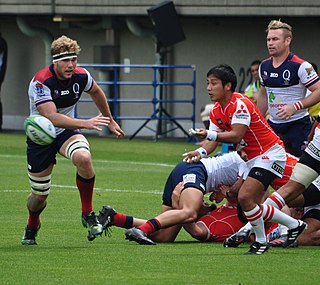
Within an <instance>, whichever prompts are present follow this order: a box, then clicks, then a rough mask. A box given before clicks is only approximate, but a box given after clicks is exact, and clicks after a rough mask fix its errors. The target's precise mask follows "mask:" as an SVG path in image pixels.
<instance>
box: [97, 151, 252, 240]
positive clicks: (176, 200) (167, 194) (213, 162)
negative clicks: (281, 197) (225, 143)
mask: <svg viewBox="0 0 320 285" xmlns="http://www.w3.org/2000/svg"><path fill="white" fill-rule="evenodd" d="M245 170H246V164H245V162H244V161H243V160H242V159H241V158H240V156H239V155H238V154H237V153H236V152H232V153H228V154H226V155H223V156H219V157H210V158H205V159H202V160H201V161H199V162H197V163H194V164H188V163H186V162H184V161H182V162H180V163H178V164H177V166H176V167H175V168H174V169H173V170H172V172H171V173H170V175H169V177H168V179H167V182H166V185H165V188H164V192H163V196H162V213H161V214H160V215H159V216H158V217H157V220H158V221H160V223H161V225H162V227H161V230H160V227H159V226H158V224H157V221H156V220H154V219H151V220H149V221H146V220H141V219H135V218H133V217H131V216H126V215H123V214H119V213H116V214H115V213H114V211H113V210H112V208H110V207H105V208H104V210H102V211H101V212H102V214H100V215H99V217H98V219H99V221H100V222H101V224H102V225H103V226H104V229H106V228H108V227H109V226H110V225H116V226H120V227H124V228H129V230H128V231H127V232H126V234H125V235H126V238H127V239H129V240H134V241H136V242H138V243H140V244H155V242H172V241H174V240H175V238H176V236H177V234H178V233H179V231H180V229H181V227H182V225H184V224H186V223H191V222H194V221H196V220H197V219H198V217H199V216H200V215H203V213H207V212H208V210H210V209H208V207H203V197H204V194H205V193H208V192H213V193H214V194H212V199H215V201H216V202H221V201H222V199H223V198H224V196H223V197H221V195H220V196H219V194H218V193H220V191H221V190H220V189H221V185H228V186H232V187H231V188H229V192H228V194H227V195H228V196H229V198H230V199H231V196H232V195H233V194H232V191H237V190H236V188H238V187H239V186H238V184H240V185H241V184H242V179H241V177H242V176H243V174H244V171H245ZM177 185H179V186H180V187H182V188H183V191H182V192H181V191H179V192H178V193H179V194H176V193H175V195H172V194H173V191H174V189H175V187H176V186H177ZM225 191H226V190H225ZM180 192H181V194H180ZM172 198H173V200H172ZM174 204H175V205H174ZM223 210H227V208H225V209H223ZM104 212H105V213H104ZM201 212H202V213H201ZM232 212H233V214H234V216H235V215H236V209H235V208H234V207H233V210H232ZM212 213H215V211H213V212H212ZM208 219H209V218H207V219H206V221H204V220H203V222H204V223H206V222H207V221H208ZM241 224H242V223H239V220H238V219H236V220H235V221H233V222H232V227H233V230H235V228H239V226H240V227H241ZM140 226H141V227H140ZM132 227H134V228H132ZM155 227H156V229H155ZM200 227H201V226H200ZM131 228H132V229H131ZM142 229H143V230H144V231H147V232H148V233H145V232H144V231H142ZM186 230H187V231H189V230H188V228H187V227H186ZM189 233H190V234H191V235H192V236H193V237H194V238H196V239H199V240H206V239H207V238H208V231H207V229H205V234H204V235H202V234H201V233H200V234H199V232H193V231H192V230H191V229H190V231H189ZM230 234H231V233H230ZM214 235H215V233H212V237H213V236H214ZM219 239H221V236H220V234H219Z"/></svg>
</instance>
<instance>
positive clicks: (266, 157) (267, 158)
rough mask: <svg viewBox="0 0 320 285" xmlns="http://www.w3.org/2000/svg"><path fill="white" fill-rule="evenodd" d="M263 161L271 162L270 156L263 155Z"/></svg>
mask: <svg viewBox="0 0 320 285" xmlns="http://www.w3.org/2000/svg"><path fill="white" fill-rule="evenodd" d="M261 159H262V160H269V159H270V158H269V156H267V155H263V156H262V157H261Z"/></svg>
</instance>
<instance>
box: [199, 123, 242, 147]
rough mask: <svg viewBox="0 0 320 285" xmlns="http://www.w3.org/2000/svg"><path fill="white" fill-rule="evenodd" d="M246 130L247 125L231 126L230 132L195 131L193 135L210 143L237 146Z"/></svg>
mask: <svg viewBox="0 0 320 285" xmlns="http://www.w3.org/2000/svg"><path fill="white" fill-rule="evenodd" d="M247 129H248V126H247V125H244V124H233V125H232V126H231V131H228V132H217V131H214V130H206V129H196V130H195V132H194V133H193V134H194V135H195V136H196V137H198V138H200V139H206V140H208V141H210V142H223V143H233V144H238V143H240V142H241V140H242V138H243V137H244V135H245V133H246V131H247Z"/></svg>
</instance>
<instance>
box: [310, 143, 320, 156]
mask: <svg viewBox="0 0 320 285" xmlns="http://www.w3.org/2000/svg"><path fill="white" fill-rule="evenodd" d="M307 148H308V150H309V151H311V152H312V153H313V154H315V155H316V156H317V157H320V150H319V149H318V148H317V147H316V146H315V145H314V144H313V143H309V144H308V147H307Z"/></svg>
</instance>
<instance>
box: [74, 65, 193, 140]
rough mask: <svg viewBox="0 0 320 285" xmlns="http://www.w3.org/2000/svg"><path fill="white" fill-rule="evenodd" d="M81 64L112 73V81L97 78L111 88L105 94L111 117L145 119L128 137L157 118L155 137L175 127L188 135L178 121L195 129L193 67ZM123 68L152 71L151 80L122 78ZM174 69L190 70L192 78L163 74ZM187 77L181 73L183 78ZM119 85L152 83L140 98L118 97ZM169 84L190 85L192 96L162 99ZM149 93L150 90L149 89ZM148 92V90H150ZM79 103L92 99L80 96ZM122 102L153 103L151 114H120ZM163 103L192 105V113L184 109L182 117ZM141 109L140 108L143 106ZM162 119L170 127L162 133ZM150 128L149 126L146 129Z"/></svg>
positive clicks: (147, 84)
mask: <svg viewBox="0 0 320 285" xmlns="http://www.w3.org/2000/svg"><path fill="white" fill-rule="evenodd" d="M81 66H82V67H84V68H86V69H88V70H89V71H90V69H97V70H99V71H102V72H104V71H105V72H107V73H108V74H110V75H111V78H112V80H109V81H108V80H106V81H97V84H98V85H100V86H109V87H111V88H112V94H107V97H108V99H107V100H108V103H109V105H110V108H111V112H112V114H113V117H114V119H115V120H117V121H121V120H145V122H144V123H143V124H142V125H141V126H140V127H139V128H138V129H137V131H136V132H135V133H134V134H133V135H132V137H131V139H132V138H134V137H135V136H136V135H137V134H138V133H139V131H140V130H141V129H142V128H144V127H147V124H148V122H149V121H151V120H156V121H157V128H156V130H153V131H154V132H155V134H156V138H157V137H158V136H159V135H163V134H166V133H168V132H171V131H173V130H175V129H180V130H181V131H182V132H183V133H184V134H186V135H187V136H188V137H190V136H189V134H188V132H187V131H186V130H184V128H183V127H182V126H181V124H180V123H179V122H178V121H183V120H184V121H186V120H187V121H190V122H191V124H192V127H193V128H195V117H196V114H195V104H196V69H195V66H193V65H146V64H130V65H125V64H81ZM124 69H130V71H132V70H135V69H140V70H141V69H143V70H144V71H149V72H150V70H151V71H152V80H150V81H123V80H121V78H120V75H121V71H124ZM177 70H183V71H189V72H190V73H191V74H190V75H191V76H190V77H191V79H190V80H189V81H186V82H172V81H168V80H166V78H165V76H164V74H165V73H166V72H168V71H170V72H177ZM185 77H186V76H184V78H185ZM121 86H151V87H152V94H150V98H147V99H146V98H143V99H142V98H141V99H137V98H136V99H134V98H132V99H131V98H128V96H126V98H125V99H124V98H121V94H120V87H121ZM166 86H170V87H172V88H174V87H178V86H186V87H190V88H191V89H192V90H191V97H190V98H185V99H165V98H163V87H166ZM149 92H150V91H149ZM150 93H151V92H150ZM79 102H82V103H86V102H92V100H91V99H80V101H79ZM123 103H130V104H131V103H132V104H140V105H141V104H148V105H150V104H151V105H152V112H151V114H144V113H143V111H142V114H141V115H139V116H131V115H130V114H126V116H124V115H122V114H121V112H120V105H121V104H123ZM166 104H191V107H192V108H191V110H192V112H191V114H189V113H190V112H186V113H187V115H185V116H175V115H171V114H169V113H168V111H167V110H166V109H165V107H164V106H165V105H166ZM142 110H143V108H142ZM76 116H77V117H81V114H78V110H76ZM162 121H170V122H172V125H174V127H173V128H171V129H170V130H165V132H163V131H162V130H161V122H162ZM149 129H150V128H149Z"/></svg>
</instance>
